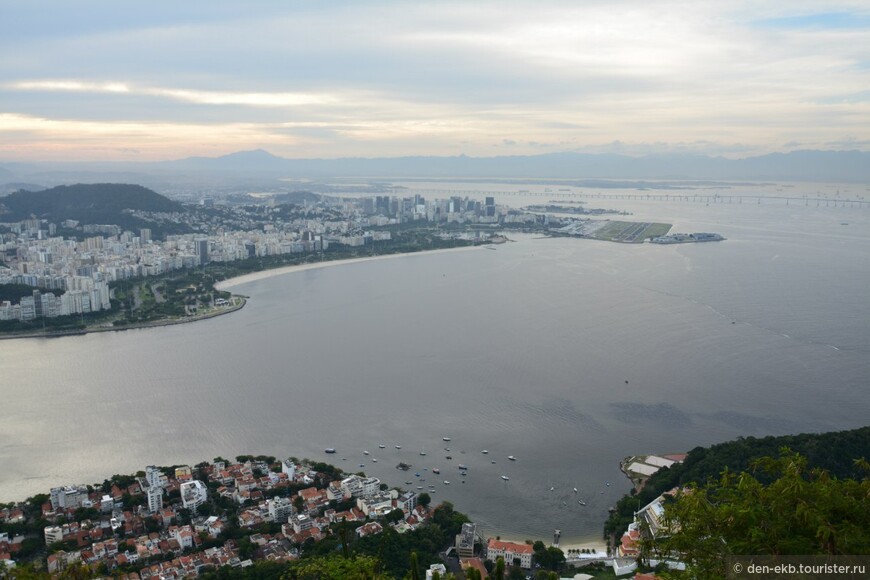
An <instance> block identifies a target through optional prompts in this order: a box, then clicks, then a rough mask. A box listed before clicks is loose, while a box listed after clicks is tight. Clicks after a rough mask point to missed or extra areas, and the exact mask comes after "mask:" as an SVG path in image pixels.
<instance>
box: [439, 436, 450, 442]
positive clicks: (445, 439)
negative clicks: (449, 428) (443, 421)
mask: <svg viewBox="0 0 870 580" xmlns="http://www.w3.org/2000/svg"><path fill="white" fill-rule="evenodd" d="M441 440H442V441H450V437H442V438H441Z"/></svg>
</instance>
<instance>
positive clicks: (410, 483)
mask: <svg viewBox="0 0 870 580" xmlns="http://www.w3.org/2000/svg"><path fill="white" fill-rule="evenodd" d="M413 484H414V482H413V481H406V482H405V485H413Z"/></svg>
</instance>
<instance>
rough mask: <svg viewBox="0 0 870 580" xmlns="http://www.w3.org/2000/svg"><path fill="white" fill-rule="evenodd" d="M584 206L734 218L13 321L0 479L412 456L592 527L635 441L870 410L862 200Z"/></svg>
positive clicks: (48, 479) (524, 524) (681, 439)
mask: <svg viewBox="0 0 870 580" xmlns="http://www.w3.org/2000/svg"><path fill="white" fill-rule="evenodd" d="M501 187H503V186H501ZM510 201H511V202H515V201H516V200H510ZM537 201H540V200H537ZM620 204H621V205H620ZM591 205H593V206H595V205H597V206H599V207H600V206H607V207H618V208H619V209H623V207H624V208H625V209H630V210H631V211H632V212H634V214H635V215H634V216H633V217H632V218H631V219H643V220H662V221H670V222H672V223H675V226H676V228H675V229H676V231H714V232H719V233H722V234H723V235H725V236H726V237H728V238H729V239H728V241H726V242H723V243H714V244H699V245H681V246H669V247H657V246H651V245H643V246H634V245H619V244H611V243H604V242H595V241H589V240H570V239H532V238H529V237H524V238H521V239H520V240H519V241H517V242H515V243H509V244H505V245H502V246H499V247H498V248H497V249H496V250H495V251H492V250H486V249H477V250H471V251H461V252H454V253H442V254H433V255H415V256H409V257H405V258H398V259H391V260H383V261H374V262H367V263H361V264H350V265H343V266H339V267H329V268H323V269H318V270H308V271H304V272H298V273H295V274H286V275H281V276H276V277H273V278H268V279H265V280H259V281H256V282H252V283H247V284H243V285H238V286H236V287H234V288H233V290H234V291H235V292H239V293H242V294H246V295H249V296H251V300H250V301H249V303H248V305H247V306H246V307H245V308H244V309H243V310H242V311H240V312H237V313H234V314H231V315H228V316H223V317H219V318H216V319H213V320H209V321H203V322H198V323H195V324H189V325H181V326H173V327H165V328H159V329H149V330H134V331H127V332H119V333H105V334H93V335H87V336H83V337H68V338H60V339H52V340H40V339H28V340H15V341H2V342H0V393H2V399H0V400H2V403H0V498H2V499H3V500H4V501H9V500H17V499H23V498H24V497H26V496H28V495H31V494H34V493H38V492H45V491H47V489H48V488H49V487H51V486H55V485H61V484H67V483H78V482H93V481H101V480H102V479H103V478H105V477H106V476H108V475H111V474H113V473H128V472H132V471H135V470H138V469H142V468H143V467H144V466H145V465H147V464H152V463H157V464H164V465H167V464H173V463H191V462H198V461H200V460H203V459H210V458H212V457H214V456H216V455H218V454H221V455H224V456H230V455H236V454H240V453H266V454H272V455H276V456H279V457H285V456H289V455H293V456H297V457H311V458H317V459H329V460H330V461H332V462H333V463H336V464H338V465H339V466H340V467H342V468H344V469H346V470H352V471H356V470H364V471H365V472H366V473H369V474H373V475H376V476H378V477H381V478H382V479H384V480H385V481H387V482H389V483H391V484H397V485H403V483H404V481H406V480H412V479H416V478H414V477H413V472H415V471H418V470H419V471H420V472H421V474H422V475H423V477H424V478H425V480H426V481H425V482H423V483H422V484H418V483H417V482H415V483H414V484H413V486H412V487H414V488H415V487H416V485H423V486H427V485H428V484H429V483H435V486H436V494H435V495H434V496H433V499H434V500H436V501H440V500H445V499H448V500H450V501H452V502H454V503H455V504H456V505H457V507H458V508H459V509H461V510H463V511H465V512H468V513H469V514H470V515H471V516H472V518H473V519H474V520H476V521H477V522H478V523H480V524H481V525H482V526H483V528H484V531H485V533H487V534H489V535H496V534H501V535H502V536H508V537H512V538H517V539H524V538H549V537H551V534H552V530H553V529H554V528H560V529H561V530H562V532H563V541H564V540H582V539H590V538H592V539H597V538H598V537H600V530H601V524H602V521H603V520H604V519H605V517H606V514H607V508H608V507H610V506H612V505H613V504H614V503H615V502H616V500H617V499H618V498H619V497H620V496H621V495H622V494H623V493H625V492H626V491H627V490H628V487H629V486H628V482H627V481H626V480H625V479H624V477H622V475H621V474H620V472H619V470H618V463H619V461H620V459H622V458H623V457H624V456H627V455H630V454H635V453H644V452H661V453H666V452H679V451H685V450H688V449H691V448H693V447H695V446H697V445H706V444H710V443H715V442H718V441H723V440H727V439H730V438H733V437H736V436H740V435H768V434H785V433H798V432H805V431H823V430H833V429H845V428H853V427H858V426H862V425H865V424H866V423H867V417H868V416H870V397H868V387H870V385H868V377H870V299H868V297H867V296H868V294H867V288H868V287H870V210H866V209H865V210H859V209H852V208H836V209H834V208H813V207H800V206H796V205H790V206H784V205H782V204H773V205H761V206H757V205H749V204H743V205H724V206H722V205H719V206H715V207H711V206H705V205H702V204H694V205H692V204H685V203H684V204H675V203H661V202H645V201H637V200H635V201H631V202H624V201H618V200H616V201H602V202H601V203H600V204H591ZM844 222H845V223H848V225H842V224H843V223H844ZM444 436H448V437H450V438H451V439H452V440H451V442H449V443H445V442H444V441H442V437H444ZM379 443H380V444H384V445H386V446H387V448H386V449H383V450H381V449H379V448H378V444H379ZM397 444H398V445H401V446H402V449H401V450H396V449H395V448H394V445H397ZM325 447H335V448H337V449H338V453H337V455H335V456H327V455H325V454H324V453H323V449H324V448H325ZM444 447H450V449H451V451H450V452H447V451H445V450H444ZM483 449H487V450H488V451H489V454H488V455H483V454H481V453H480V451H481V450H483ZM363 450H368V451H369V452H370V453H371V456H369V457H366V456H364V455H363V453H362V452H363ZM421 451H425V452H426V454H427V455H426V456H425V457H423V456H421V455H420V452H421ZM448 454H449V455H451V456H452V457H453V459H452V460H447V459H445V456H446V455H448ZM508 455H514V456H516V457H517V461H516V462H511V461H508V459H507V456H508ZM372 457H374V458H377V459H378V462H377V463H373V462H372ZM493 460H495V461H496V464H494V465H493V464H492V463H491V461H493ZM399 461H405V462H407V463H411V464H413V466H414V467H413V469H412V470H411V472H409V473H407V474H406V473H402V472H399V471H397V470H396V469H395V468H394V467H395V465H396V464H397V463H398V462H399ZM361 463H363V464H365V467H363V468H360V467H359V464H361ZM459 463H464V464H466V465H468V466H469V474H468V477H467V478H466V481H465V483H462V480H461V478H460V477H459V474H458V469H457V467H456V465H457V464H459ZM432 467H439V468H440V469H441V475H440V476H435V475H433V474H431V472H429V471H426V472H424V471H423V469H431V468H432ZM501 475H507V476H509V477H510V481H509V482H503V481H502V480H501V478H500V476H501ZM445 480H448V481H450V485H446V484H444V483H443V482H444V481H445ZM606 482H611V483H612V485H610V486H608V485H607V484H606ZM551 487H552V488H553V491H550V488H551ZM574 487H576V488H578V491H579V493H577V494H574V493H573V491H572V488H574ZM578 499H582V500H584V501H586V503H587V505H586V506H585V507H583V506H580V505H579V504H578Z"/></svg>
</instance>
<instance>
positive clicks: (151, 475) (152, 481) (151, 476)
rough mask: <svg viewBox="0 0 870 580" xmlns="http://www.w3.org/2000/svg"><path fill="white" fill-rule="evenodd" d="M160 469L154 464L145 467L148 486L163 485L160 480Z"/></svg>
mask: <svg viewBox="0 0 870 580" xmlns="http://www.w3.org/2000/svg"><path fill="white" fill-rule="evenodd" d="M160 475H161V473H160V470H159V469H157V468H156V467H155V466H153V465H149V466H148V467H146V468H145V481H147V482H148V487H162V483H161V482H160Z"/></svg>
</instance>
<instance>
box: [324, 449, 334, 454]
mask: <svg viewBox="0 0 870 580" xmlns="http://www.w3.org/2000/svg"><path fill="white" fill-rule="evenodd" d="M323 451H324V452H326V453H330V454H332V453H335V447H327V448H326V449H324V450H323Z"/></svg>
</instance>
